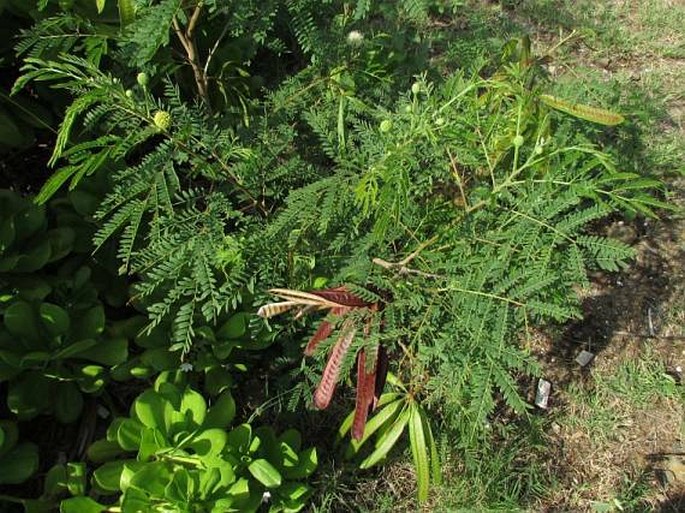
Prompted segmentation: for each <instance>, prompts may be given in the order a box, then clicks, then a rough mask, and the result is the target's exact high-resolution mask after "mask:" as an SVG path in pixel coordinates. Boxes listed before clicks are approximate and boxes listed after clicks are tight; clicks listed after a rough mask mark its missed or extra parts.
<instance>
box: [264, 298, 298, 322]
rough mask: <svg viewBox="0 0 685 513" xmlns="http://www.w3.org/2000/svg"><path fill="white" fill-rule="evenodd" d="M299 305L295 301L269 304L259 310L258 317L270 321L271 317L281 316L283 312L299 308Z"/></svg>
mask: <svg viewBox="0 0 685 513" xmlns="http://www.w3.org/2000/svg"><path fill="white" fill-rule="evenodd" d="M298 305H299V303H297V302H295V301H283V302H281V303H269V304H266V305H263V306H261V307H260V308H259V310H257V315H259V316H260V317H263V318H264V319H269V318H270V317H273V316H274V315H279V314H282V313H283V312H287V311H288V310H290V309H291V308H293V307H295V306H298Z"/></svg>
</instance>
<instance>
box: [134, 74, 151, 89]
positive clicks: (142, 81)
mask: <svg viewBox="0 0 685 513" xmlns="http://www.w3.org/2000/svg"><path fill="white" fill-rule="evenodd" d="M136 80H137V81H138V85H139V86H141V87H147V85H148V84H149V83H150V77H148V76H147V73H145V72H141V73H138V76H137V77H136Z"/></svg>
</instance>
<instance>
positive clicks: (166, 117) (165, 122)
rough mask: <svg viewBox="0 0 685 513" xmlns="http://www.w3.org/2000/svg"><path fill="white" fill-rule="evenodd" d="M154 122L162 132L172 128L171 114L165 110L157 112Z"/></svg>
mask: <svg viewBox="0 0 685 513" xmlns="http://www.w3.org/2000/svg"><path fill="white" fill-rule="evenodd" d="M153 121H154V123H155V126H156V127H157V128H159V129H160V130H167V129H168V128H169V127H170V126H171V114H169V113H168V112H166V111H164V110H158V111H157V112H155V117H154V118H153Z"/></svg>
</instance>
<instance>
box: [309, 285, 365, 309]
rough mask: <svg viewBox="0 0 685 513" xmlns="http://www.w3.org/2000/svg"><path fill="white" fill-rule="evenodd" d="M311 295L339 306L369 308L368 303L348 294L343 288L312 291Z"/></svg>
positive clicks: (350, 293)
mask: <svg viewBox="0 0 685 513" xmlns="http://www.w3.org/2000/svg"><path fill="white" fill-rule="evenodd" d="M312 294H315V295H317V296H320V297H322V298H324V299H326V300H328V301H333V302H335V303H337V304H339V305H341V306H352V307H364V306H369V303H367V302H366V301H364V300H363V299H362V298H360V297H359V296H356V295H354V294H353V293H352V292H349V291H348V290H347V289H346V288H345V287H337V288H335V289H325V290H313V291H312Z"/></svg>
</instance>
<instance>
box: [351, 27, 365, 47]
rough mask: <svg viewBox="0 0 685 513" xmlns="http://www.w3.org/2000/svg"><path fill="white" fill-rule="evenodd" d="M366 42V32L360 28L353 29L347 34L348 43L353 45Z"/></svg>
mask: <svg viewBox="0 0 685 513" xmlns="http://www.w3.org/2000/svg"><path fill="white" fill-rule="evenodd" d="M363 42H364V34H362V33H361V32H359V31H358V30H352V31H350V33H349V34H347V44H349V45H351V46H359V45H361V44H362V43H363Z"/></svg>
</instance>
